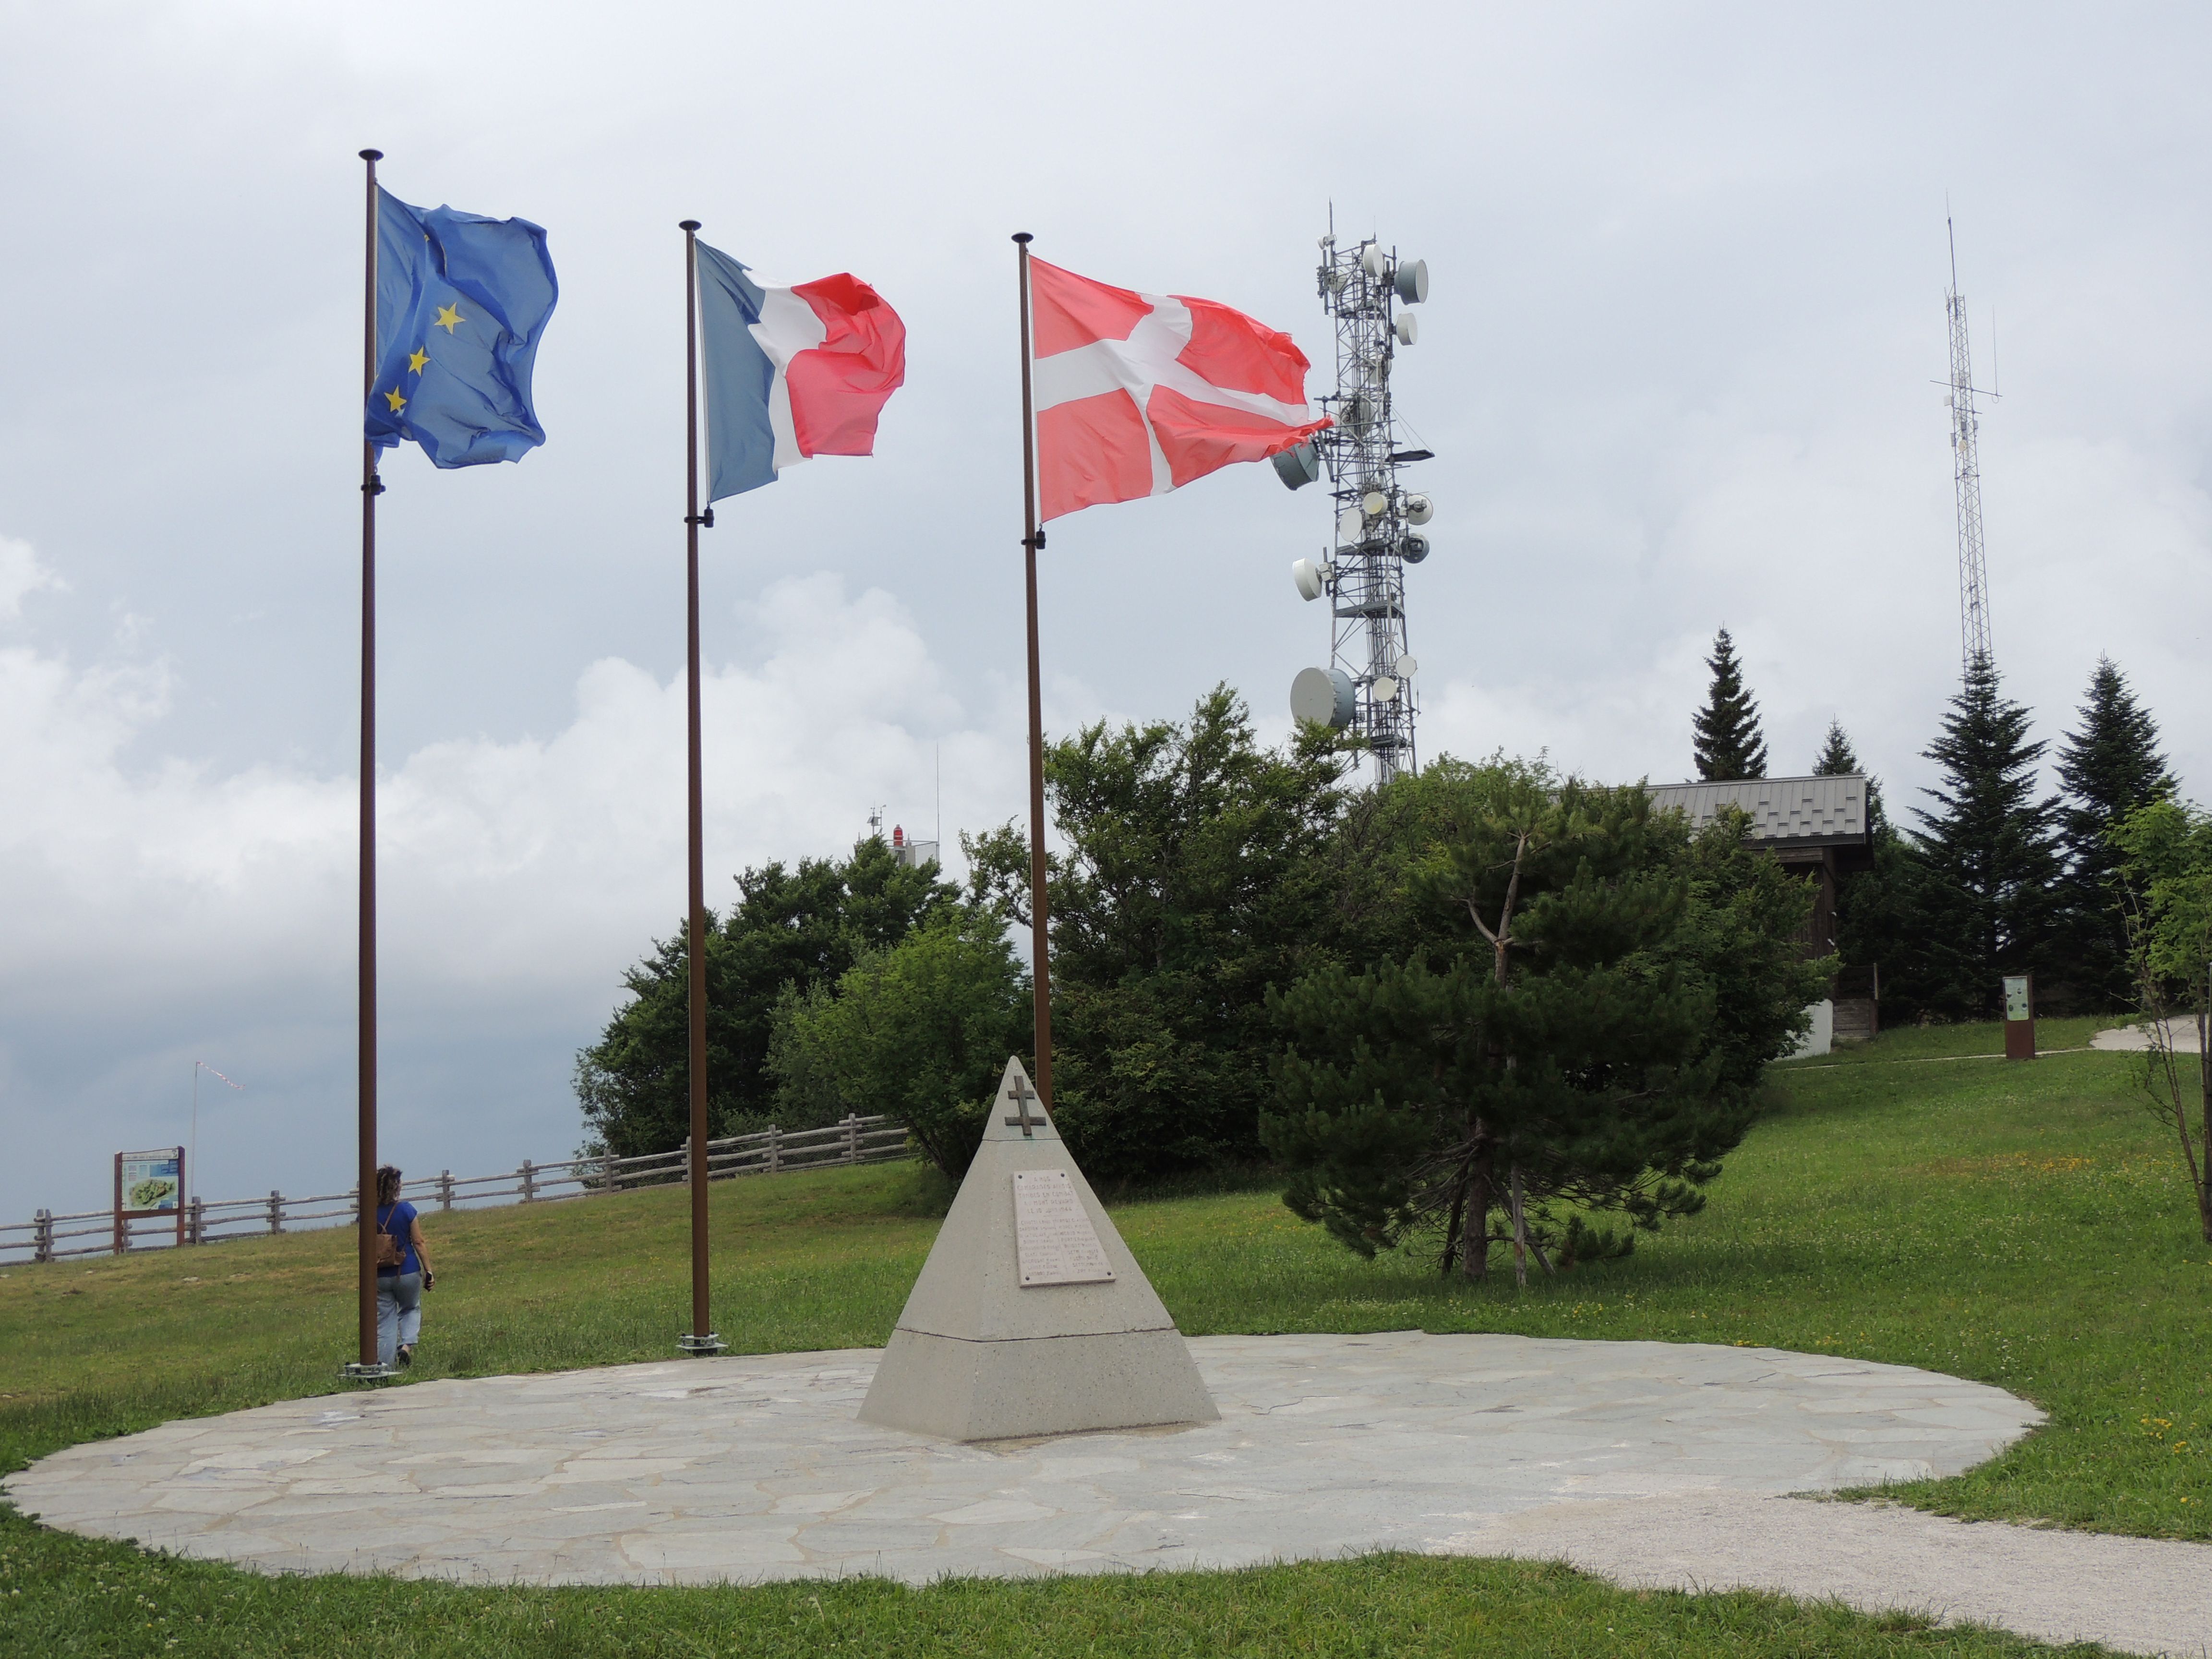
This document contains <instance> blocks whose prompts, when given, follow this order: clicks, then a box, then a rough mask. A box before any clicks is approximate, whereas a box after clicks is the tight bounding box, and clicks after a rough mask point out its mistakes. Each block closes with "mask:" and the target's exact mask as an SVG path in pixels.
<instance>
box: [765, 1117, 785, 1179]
mask: <svg viewBox="0 0 2212 1659" xmlns="http://www.w3.org/2000/svg"><path fill="white" fill-rule="evenodd" d="M782 1168H783V1131H782V1130H781V1129H780V1128H778V1127H776V1126H775V1124H773V1123H771V1124H769V1126H768V1172H769V1174H770V1175H774V1174H775V1173H776V1172H777V1171H778V1170H781V1169H782Z"/></svg>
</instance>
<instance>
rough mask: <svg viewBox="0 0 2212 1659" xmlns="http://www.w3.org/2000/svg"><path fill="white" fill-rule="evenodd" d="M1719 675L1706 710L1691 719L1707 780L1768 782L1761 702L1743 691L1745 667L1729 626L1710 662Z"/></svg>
mask: <svg viewBox="0 0 2212 1659" xmlns="http://www.w3.org/2000/svg"><path fill="white" fill-rule="evenodd" d="M1705 666H1706V667H1708V668H1710V669H1711V670H1712V671H1713V684H1712V690H1711V692H1710V693H1709V694H1708V695H1707V696H1706V699H1705V707H1704V708H1700V709H1699V710H1698V712H1697V713H1696V714H1694V715H1693V716H1692V718H1691V726H1692V730H1693V732H1694V733H1695V735H1694V738H1693V739H1692V743H1691V750H1692V754H1693V755H1694V756H1695V757H1696V760H1697V764H1698V775H1699V777H1701V778H1722V779H1728V780H1735V779H1737V778H1763V777H1765V775H1766V738H1765V736H1764V735H1763V734H1762V733H1761V732H1760V731H1759V704H1758V703H1757V702H1754V701H1753V698H1752V695H1751V693H1750V692H1748V691H1747V690H1744V687H1743V665H1742V664H1741V662H1739V661H1738V660H1737V659H1736V654H1735V641H1734V640H1732V639H1730V638H1729V631H1728V629H1725V628H1723V629H1721V631H1720V632H1719V633H1718V634H1717V635H1714V636H1713V654H1712V655H1711V656H1710V657H1708V658H1706V659H1705Z"/></svg>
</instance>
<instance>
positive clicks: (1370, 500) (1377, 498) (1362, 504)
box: [1359, 489, 1390, 519]
mask: <svg viewBox="0 0 2212 1659" xmlns="http://www.w3.org/2000/svg"><path fill="white" fill-rule="evenodd" d="M1389 505H1390V498H1389V496H1388V495H1384V494H1383V492H1382V491H1381V490H1379V489H1370V490H1369V491H1368V492H1367V493H1366V494H1365V495H1362V496H1361V497H1360V498H1359V510H1360V511H1361V512H1362V513H1365V514H1366V515H1367V516H1368V517H1369V518H1370V519H1379V518H1381V517H1382V516H1383V508H1385V507H1389Z"/></svg>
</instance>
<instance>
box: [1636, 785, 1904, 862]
mask: <svg viewBox="0 0 2212 1659" xmlns="http://www.w3.org/2000/svg"><path fill="white" fill-rule="evenodd" d="M1650 792H1651V802H1652V805H1655V806H1659V807H1665V808H1671V809H1674V810H1676V811H1680V812H1682V813H1684V814H1686V816H1687V817H1688V818H1689V820H1690V826H1691V828H1692V829H1704V828H1705V825H1707V824H1708V823H1711V822H1712V821H1713V816H1714V814H1715V813H1717V812H1718V811H1720V809H1721V808H1722V807H1723V806H1735V807H1740V808H1741V810H1742V811H1744V813H1745V814H1746V815H1747V816H1748V817H1750V819H1751V838H1752V839H1753V841H1758V842H1765V843H1767V844H1768V845H1769V846H1776V847H1839V846H1850V845H1854V844H1860V845H1863V844H1864V842H1865V841H1866V838H1867V813H1866V800H1867V781H1866V779H1865V778H1864V777H1863V776H1862V775H1858V774H1856V773H1845V774H1843V775H1838V776H1833V777H1820V778H1747V779H1745V780H1743V781H1741V782H1736V783H1721V782H1715V783H1669V784H1656V785H1652V786H1650Z"/></svg>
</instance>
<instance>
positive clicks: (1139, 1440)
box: [5, 1332, 2212, 1654]
mask: <svg viewBox="0 0 2212 1659" xmlns="http://www.w3.org/2000/svg"><path fill="white" fill-rule="evenodd" d="M1191 1349H1192V1352H1193V1353H1194V1355H1195V1356H1196V1358H1197V1359H1198V1362H1199V1365H1200V1370H1201V1371H1202V1372H1203V1374H1204V1375H1205V1377H1206V1383H1207V1386H1208V1387H1209V1388H1210V1389H1212V1392H1213V1395H1214V1397H1215V1400H1216V1401H1217V1402H1218V1405H1219V1406H1220V1407H1221V1412H1222V1420H1221V1421H1220V1422H1219V1423H1218V1424H1210V1425H1205V1426H1203V1427H1199V1428H1192V1429H1186V1430H1168V1431H1158V1430H1155V1431H1124V1432H1118V1433H1114V1432H1109V1433H1099V1434H1086V1435H1079V1436H1072V1437H1066V1438H1060V1439H1054V1440H1042V1441H1027V1442H1000V1443H992V1444H988V1445H958V1444H953V1443H947V1442H943V1441H936V1440H929V1439H925V1438H923V1437H919V1436H915V1435H909V1434H904V1433H900V1432H897V1431H888V1430H881V1429H875V1428H871V1427H868V1426H866V1425H863V1424H860V1423H859V1422H858V1421H856V1420H855V1419H854V1411H855V1410H856V1409H857V1407H858V1406H859V1403H860V1397H861V1395H863V1394H864V1393H865V1392H866V1387H867V1384H868V1382H869V1379H870V1378H871V1377H872V1375H873V1374H874V1369H875V1362H876V1358H877V1355H876V1352H875V1351H873V1350H855V1351H850V1352H836V1353H813V1354H782V1355H770V1356H763V1357H724V1358H716V1359H708V1360H690V1361H672V1362H671V1363H668V1364H649V1365H627V1366H617V1367H611V1368H609V1369H606V1370H592V1371H572V1372H563V1373H553V1374H548V1375H543V1376H500V1377H484V1378H478V1379H474V1380H470V1381H446V1382H436V1383H422V1384H418V1385H415V1386H412V1387H405V1388H395V1389H380V1390H375V1391H370V1392H364V1393H360V1394H353V1395H336V1396H325V1397H322V1398H319V1399H314V1400H302V1401H288V1402H285V1403H283V1404H280V1405H275V1406H267V1407H259V1408H258V1409H256V1410H252V1411H246V1412H238V1413H232V1414H231V1415H228V1416H226V1417H218V1418H202V1419H190V1420H186V1421H181V1422H176V1423H171V1424H167V1425H163V1426H162V1427H161V1428H158V1429H155V1430H152V1431H149V1432H147V1433H144V1434H139V1435H133V1436H131V1437H126V1438H124V1439H119V1440H111V1441H101V1442H97V1443H90V1444H86V1445H82V1446H75V1447H71V1448H70V1449H67V1450H64V1451H62V1452H58V1453H56V1454H55V1455H53V1456H51V1457H48V1458H46V1459H44V1460H42V1461H41V1462H39V1463H37V1464H34V1465H33V1467H32V1468H29V1469H27V1470H24V1471H22V1472H21V1473H20V1474H15V1475H14V1476H12V1477H10V1478H9V1480H8V1481H7V1482H6V1483H5V1490H6V1492H7V1495H8V1496H9V1498H11V1499H13V1500H14V1502H15V1504H18V1505H19V1506H20V1507H21V1508H22V1509H23V1510H26V1511H27V1512H29V1513H32V1514H34V1515H36V1516H38V1517H39V1518H40V1519H41V1520H43V1521H45V1522H46V1523H47V1524H49V1525H52V1526H57V1527H64V1528H70V1529H71V1530H74V1531H77V1532H82V1533H88V1534H95V1535H99V1536H103V1537H115V1538H127V1539H131V1540H135V1541H138V1542H140V1543H142V1544H147V1545H153V1546H158V1547H163V1548H167V1549H173V1550H177V1551H179V1552H180V1553H185V1554H188V1555H193V1556H199V1557H205V1558H212V1559H222V1560H228V1561H234V1562H237V1563H239V1564H240V1565H246V1566H252V1567H257V1568H260V1569H263V1570H264V1571H389V1572H394V1573H398V1574H400V1575H402V1576H406V1577H440V1578H453V1579H459V1580H464V1581H471V1582H483V1583H510V1582H526V1583H640V1582H644V1583H702V1582H713V1581H720V1580H757V1579H763V1578H791V1577H835V1576H839V1575H849V1574H854V1573H884V1574H889V1575H891V1576H894V1577H901V1578H904V1579H907V1580H909V1581H911V1582H916V1583H921V1582H927V1581H928V1580H930V1579H933V1578H935V1577H939V1575H941V1574H944V1573H948V1572H950V1573H980V1574H992V1575H1001V1576H1007V1575H1023V1574H1031V1573H1038V1572H1059V1571H1079V1572H1091V1571H1131V1570H1143V1569H1146V1568H1160V1567H1195V1566H1237V1565H1247V1564H1250V1563H1254V1562H1260V1561H1267V1560H1274V1559H1316V1558H1328V1557H1335V1556H1340V1555H1345V1554H1349V1553H1358V1552H1360V1551H1364V1550H1370V1549H1407V1550H1417V1551H1424V1552H1430V1553H1463V1554H1512V1555H1521V1556H1528V1557H1537V1558H1544V1559H1564V1560H1567V1561H1571V1562H1573V1563H1574V1564H1575V1565H1578V1566H1582V1567H1584V1568H1587V1569H1589V1571H1594V1572H1597V1573H1601V1574H1603V1575H1604V1576H1605V1577H1608V1578H1612V1579H1614V1580H1616V1581H1618V1582H1620V1583H1632V1584H1671V1585H1680V1586H1685V1587H1708V1588H1718V1587H1723V1586H1733V1585H1745V1586H1753V1587H1758V1588H1763V1589H1775V1590H1779V1591H1784V1592H1786V1593H1789V1594H1791V1595H1801V1596H1808V1597H1819V1596H1836V1597H1839V1598H1840V1599H1842V1600H1844V1601H1848V1602H1850V1604H1852V1605H1854V1606H1857V1607H1865V1608H1869V1609H1887V1608H1892V1607H1909V1608H1914V1609H1919V1610H1924V1611H1929V1612H1932V1613H1936V1614H1938V1615H1939V1616H1942V1617H1946V1618H1951V1619H1974V1620H1983V1621H1985V1622H1988V1623H1992V1624H1997V1625H2002V1626H2006V1627H2008V1628H2010V1629H2013V1630H2015V1631H2019V1632H2022V1633H2024V1634H2028V1635H2033V1636H2039V1637H2043V1638H2050V1639H2055V1640H2067V1639H2075V1638H2091V1639H2095V1640H2098V1641H2102V1642H2105V1643H2107V1644H2110V1645H2112V1646H2114V1647H2117V1648H2120V1649H2123V1650H2129V1651H2134V1652H2142V1653H2187V1654H2197V1653H2203V1652H2204V1651H2206V1649H2207V1644H2208V1643H2212V1547H2204V1546H2201V1545H2190V1544H2170V1543H2157V1542H2151V1541H2142V1540H2136V1539H2120V1538H2107V1537H2100V1536H2094V1535H2090V1534H2076V1533H2065V1532H2056V1531H2045V1530H2037V1529H2033V1528H2020V1527H2011V1526H2001V1525H1992V1524H1981V1525H1965V1524H1961V1523H1960V1522H1951V1521H1945V1520H1942V1519H1939V1518H1936V1517H1933V1516H1925V1515H1922V1514H1919V1513H1917V1512H1916V1511H1912V1510H1902V1509H1897V1508H1893V1507H1890V1506H1886V1505H1870V1504H1838V1503H1830V1502H1820V1501H1815V1500H1810V1499H1808V1498H1802V1497H1792V1496H1790V1494H1792V1493H1806V1492H1820V1491H1824V1490H1834V1489H1836V1488H1838V1487H1843V1486H1859V1485H1865V1484H1868V1483H1870V1482H1875V1481H1880V1480H1902V1479H1911V1478H1916V1477H1919V1476H1924V1475H1931V1474H1932V1475H1942V1474H1954V1473H1956V1472H1958V1471H1959V1470H1961V1469H1964V1468H1969V1467H1971V1466H1972V1464H1974V1463H1977V1462H1981V1461H1982V1460H1983V1459H1984V1458H1987V1457H1989V1456H1990V1455H1994V1454H1995V1453H1996V1452H1998V1451H2000V1450H2002V1449H2003V1448H2004V1447H2005V1446H2007V1445H2008V1444H2010V1443H2012V1442H2013V1441H2014V1440H2015V1439H2017V1438H2018V1437H2020V1436H2021V1434H2023V1433H2025V1432H2027V1430H2029V1429H2030V1428H2031V1427H2033V1425H2035V1424H2036V1423H2037V1422H2039V1420H2040V1413H2038V1412H2037V1411H2036V1410H2035V1409H2034V1408H2033V1407H2031V1406H2028V1405H2027V1404H2026V1403H2024V1402H2023V1401H2020V1400H2018V1399H2016V1398H2015V1397H2014V1396H2012V1395H2008V1394H2006V1393H2004V1392H2003V1391H2002V1390H2001V1389H1993V1388H1990V1387H1987V1386H1984V1385H1983V1384H1979V1383H1966V1382H1961V1381H1960V1380H1959V1379H1957V1378H1954V1377H1948V1376H1939V1375H1936V1374H1935V1373H1933V1372H1929V1371H1921V1370H1911V1369H1909V1368H1906V1367H1904V1366H1896V1365H1877V1364H1868V1363H1865V1362H1863V1361H1857V1360H1848V1359H1838V1358H1828V1357H1825V1356H1820V1355H1813V1354H1799V1353H1788V1352H1780V1351H1778V1350H1774V1349H1765V1348H1723V1347H1713V1346H1697V1345H1689V1344H1674V1343H1655V1342H1574V1341H1556V1340H1538V1339H1532V1338H1526V1337H1510V1336H1469V1335H1459V1336H1430V1335H1424V1334H1421V1333H1419V1332H1400V1333H1388V1334H1379V1335H1369V1336H1279V1337H1251V1336H1218V1337H1203V1338H1200V1339H1197V1340H1194V1341H1193V1342H1192V1343H1191Z"/></svg>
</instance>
